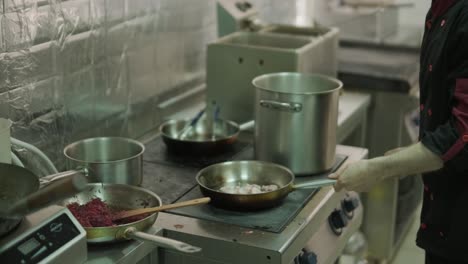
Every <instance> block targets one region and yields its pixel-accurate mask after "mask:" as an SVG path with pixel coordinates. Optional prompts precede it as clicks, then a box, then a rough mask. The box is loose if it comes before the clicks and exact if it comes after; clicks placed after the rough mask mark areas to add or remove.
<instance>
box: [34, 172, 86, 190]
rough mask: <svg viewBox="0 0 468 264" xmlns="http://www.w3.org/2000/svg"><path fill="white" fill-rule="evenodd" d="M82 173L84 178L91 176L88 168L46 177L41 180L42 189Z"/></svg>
mask: <svg viewBox="0 0 468 264" xmlns="http://www.w3.org/2000/svg"><path fill="white" fill-rule="evenodd" d="M77 173H80V174H82V175H84V176H88V175H89V171H88V169H87V168H78V169H77V170H70V171H64V172H59V173H56V174H53V175H49V176H45V177H42V178H40V179H39V183H40V185H41V188H42V187H44V186H46V185H48V184H50V183H52V182H54V181H57V180H60V179H63V178H67V177H72V176H73V175H75V174H77Z"/></svg>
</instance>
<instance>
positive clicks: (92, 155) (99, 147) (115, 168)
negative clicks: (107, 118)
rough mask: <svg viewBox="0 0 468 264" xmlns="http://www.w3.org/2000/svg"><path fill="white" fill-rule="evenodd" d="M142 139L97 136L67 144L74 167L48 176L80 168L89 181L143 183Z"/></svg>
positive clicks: (67, 152)
mask: <svg viewBox="0 0 468 264" xmlns="http://www.w3.org/2000/svg"><path fill="white" fill-rule="evenodd" d="M144 151H145V146H144V145H143V144H141V143H140V142H138V141H136V140H133V139H130V138H123V137H95V138H87V139H83V140H80V141H77V142H74V143H71V144H70V145H68V146H66V147H65V149H64V151H63V153H64V155H65V157H66V158H67V167H68V168H69V169H70V170H72V171H68V172H63V173H61V174H57V175H54V176H46V177H43V178H41V181H42V182H44V183H46V182H49V181H54V180H56V179H59V178H63V177H67V176H68V175H69V174H70V172H74V171H80V172H82V173H83V174H85V175H86V176H88V179H89V182H104V183H118V184H130V185H140V184H141V182H142V180H143V153H144Z"/></svg>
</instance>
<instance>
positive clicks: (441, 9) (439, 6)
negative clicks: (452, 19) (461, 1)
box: [431, 0, 457, 18]
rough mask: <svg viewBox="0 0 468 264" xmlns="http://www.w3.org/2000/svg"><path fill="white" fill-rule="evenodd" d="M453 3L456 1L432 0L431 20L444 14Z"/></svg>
mask: <svg viewBox="0 0 468 264" xmlns="http://www.w3.org/2000/svg"><path fill="white" fill-rule="evenodd" d="M455 2H457V0H433V1H432V6H431V14H432V18H437V17H439V16H441V15H443V14H445V12H447V10H448V9H449V8H450V7H451V6H452V5H453V4H455Z"/></svg>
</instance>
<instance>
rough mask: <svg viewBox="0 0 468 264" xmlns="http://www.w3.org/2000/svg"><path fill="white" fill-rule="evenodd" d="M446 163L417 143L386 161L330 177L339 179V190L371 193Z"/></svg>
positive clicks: (362, 164) (367, 162) (367, 163)
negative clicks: (395, 179)
mask: <svg viewBox="0 0 468 264" xmlns="http://www.w3.org/2000/svg"><path fill="white" fill-rule="evenodd" d="M443 165H444V163H443V161H442V159H441V158H440V157H439V156H438V155H436V154H435V153H433V152H432V151H430V150H429V149H427V148H426V147H425V146H424V145H423V144H421V143H416V144H414V145H411V146H409V147H406V148H401V149H396V150H393V151H391V153H390V152H389V153H388V154H387V155H385V156H382V157H377V158H373V159H370V160H361V161H358V162H355V163H351V164H349V165H348V166H345V167H343V168H341V169H339V170H338V171H337V172H336V173H332V174H330V176H329V178H331V179H335V180H336V183H335V190H336V191H339V190H341V189H343V188H345V189H347V190H348V191H357V192H363V191H368V190H369V189H371V188H372V187H373V186H374V185H375V184H377V183H378V182H379V181H382V180H384V179H386V178H390V177H398V176H404V175H413V174H419V173H424V172H429V171H434V170H438V169H440V168H442V167H443Z"/></svg>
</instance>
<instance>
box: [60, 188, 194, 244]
mask: <svg viewBox="0 0 468 264" xmlns="http://www.w3.org/2000/svg"><path fill="white" fill-rule="evenodd" d="M62 204H63V205H64V206H67V207H68V209H69V210H70V211H71V212H72V213H73V215H74V216H75V217H76V218H77V220H78V221H79V222H80V223H81V225H82V226H83V227H84V229H85V230H86V238H87V241H88V243H93V244H97V243H110V242H117V241H125V240H129V239H137V240H142V241H147V242H152V243H154V244H155V245H157V246H160V247H165V248H171V249H175V250H178V251H181V252H185V253H195V252H199V251H200V250H201V248H198V247H195V246H192V245H188V244H186V243H184V242H180V241H176V240H172V239H168V238H162V237H159V236H156V235H150V234H148V233H145V231H147V230H148V229H149V228H150V227H151V226H152V225H153V224H154V222H155V221H156V218H157V216H158V214H157V213H152V214H147V215H139V216H134V217H131V218H126V219H123V220H121V221H113V220H112V219H113V215H114V214H118V213H119V212H121V211H122V210H132V209H138V208H145V207H157V206H160V205H161V204H162V203H161V199H160V198H159V197H158V196H157V195H156V194H154V193H153V192H151V191H149V190H146V189H144V188H140V187H136V186H131V185H124V184H106V183H93V184H89V189H88V190H86V191H84V192H81V193H79V194H77V195H76V196H74V197H72V198H69V199H66V200H64V201H63V202H62Z"/></svg>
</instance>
